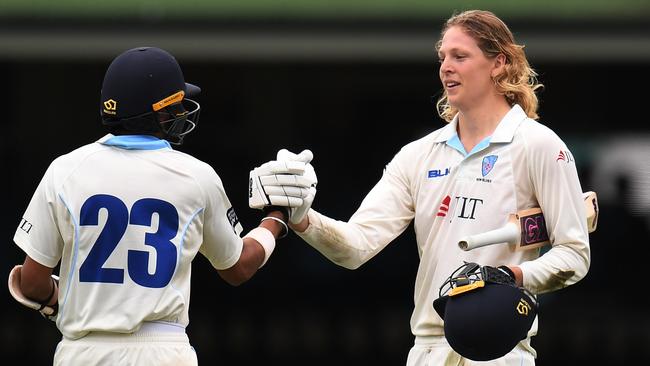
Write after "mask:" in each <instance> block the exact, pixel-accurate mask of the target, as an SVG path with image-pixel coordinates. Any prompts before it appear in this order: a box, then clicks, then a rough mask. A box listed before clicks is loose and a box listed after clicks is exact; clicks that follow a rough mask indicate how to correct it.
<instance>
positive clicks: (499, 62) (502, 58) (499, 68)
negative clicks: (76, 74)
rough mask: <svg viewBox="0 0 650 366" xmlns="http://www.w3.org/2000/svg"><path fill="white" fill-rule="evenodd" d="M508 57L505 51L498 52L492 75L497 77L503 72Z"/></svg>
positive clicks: (493, 77)
mask: <svg viewBox="0 0 650 366" xmlns="http://www.w3.org/2000/svg"><path fill="white" fill-rule="evenodd" d="M506 61H507V57H506V55H504V54H503V53H500V54H498V55H497V56H496V57H495V58H494V61H493V65H492V72H491V76H492V79H496V78H497V77H498V76H499V75H501V74H502V73H503V70H504V69H505V66H506Z"/></svg>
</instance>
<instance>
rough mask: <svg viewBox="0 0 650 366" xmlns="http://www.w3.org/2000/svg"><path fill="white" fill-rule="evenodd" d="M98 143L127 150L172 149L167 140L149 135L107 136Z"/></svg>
mask: <svg viewBox="0 0 650 366" xmlns="http://www.w3.org/2000/svg"><path fill="white" fill-rule="evenodd" d="M98 142H99V143H100V144H104V145H108V146H115V147H119V148H121V149H127V150H159V149H171V148H172V147H171V145H170V144H169V142H168V141H167V140H162V139H159V138H157V137H155V136H151V135H122V136H113V135H111V134H108V135H106V136H104V137H103V138H102V139H100V140H99V141H98Z"/></svg>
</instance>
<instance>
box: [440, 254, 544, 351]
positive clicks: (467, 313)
mask: <svg viewBox="0 0 650 366" xmlns="http://www.w3.org/2000/svg"><path fill="white" fill-rule="evenodd" d="M433 307H434V309H435V310H436V312H437V313H438V315H440V317H441V318H442V319H443V320H444V328H445V337H446V338H447V341H448V342H449V345H450V346H451V348H453V349H454V351H456V352H458V354H460V355H461V356H463V357H465V358H468V359H470V360H474V361H488V360H494V359H496V358H499V357H502V356H504V355H505V354H507V353H508V352H510V351H512V349H514V348H515V346H516V345H517V343H519V341H521V340H522V339H525V338H526V337H527V335H528V330H530V327H531V326H532V324H533V321H534V320H535V317H536V316H537V302H536V301H535V298H534V297H533V296H532V295H530V294H529V293H528V292H527V291H526V290H524V289H523V288H520V287H517V286H516V284H515V281H514V278H513V277H512V273H511V272H510V270H509V269H508V268H507V267H499V268H495V267H490V266H480V265H478V264H476V263H465V264H463V265H462V266H461V267H459V268H458V269H457V270H455V271H454V272H453V273H452V274H451V276H449V278H448V279H447V281H445V283H444V284H443V285H442V286H441V287H440V293H439V297H438V298H437V299H436V300H435V301H434V302H433Z"/></svg>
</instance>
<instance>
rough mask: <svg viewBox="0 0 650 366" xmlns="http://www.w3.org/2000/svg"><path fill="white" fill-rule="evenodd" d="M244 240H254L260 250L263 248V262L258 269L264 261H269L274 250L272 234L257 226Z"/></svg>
mask: <svg viewBox="0 0 650 366" xmlns="http://www.w3.org/2000/svg"><path fill="white" fill-rule="evenodd" d="M244 238H251V239H254V240H255V241H257V242H258V243H260V245H261V246H262V248H264V261H263V262H262V264H260V266H259V268H262V266H263V265H264V264H265V263H266V261H267V260H269V257H270V256H271V253H273V249H275V238H274V237H273V233H272V232H271V230H269V229H267V228H263V227H259V226H258V227H256V228H255V229H253V230H251V231H249V232H248V234H246V235H245V236H244Z"/></svg>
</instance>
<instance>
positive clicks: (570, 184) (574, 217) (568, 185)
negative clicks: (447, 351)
mask: <svg viewBox="0 0 650 366" xmlns="http://www.w3.org/2000/svg"><path fill="white" fill-rule="evenodd" d="M540 128H545V127H540ZM538 132H540V133H537V134H535V135H536V136H535V137H533V136H532V135H529V136H528V139H527V143H526V146H528V151H527V152H526V156H527V159H528V169H529V170H528V172H529V175H530V178H531V180H532V182H533V185H534V191H535V195H536V197H537V200H538V203H539V206H540V208H541V209H542V212H544V217H545V220H546V226H547V230H548V232H549V236H550V239H551V243H552V247H551V249H550V250H549V251H548V252H546V253H544V254H543V255H542V256H541V257H539V258H537V259H536V260H533V261H528V262H524V263H522V264H521V265H520V267H521V269H522V272H523V280H524V287H526V288H528V289H529V290H531V291H533V292H536V293H543V292H548V291H553V290H557V289H560V288H563V287H566V286H569V285H571V284H574V283H576V282H578V281H579V280H580V279H582V278H583V277H584V276H585V275H586V274H587V271H588V270H589V265H590V247H589V234H588V230H587V222H586V218H585V217H586V213H585V211H586V210H585V206H584V201H583V196H582V188H581V185H580V181H579V178H578V172H577V168H576V164H575V159H574V156H573V154H571V152H570V150H569V149H568V148H567V146H566V145H565V144H564V142H563V141H562V140H561V139H560V138H559V137H558V136H557V135H555V134H554V133H553V132H551V131H550V130H546V131H538Z"/></svg>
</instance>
